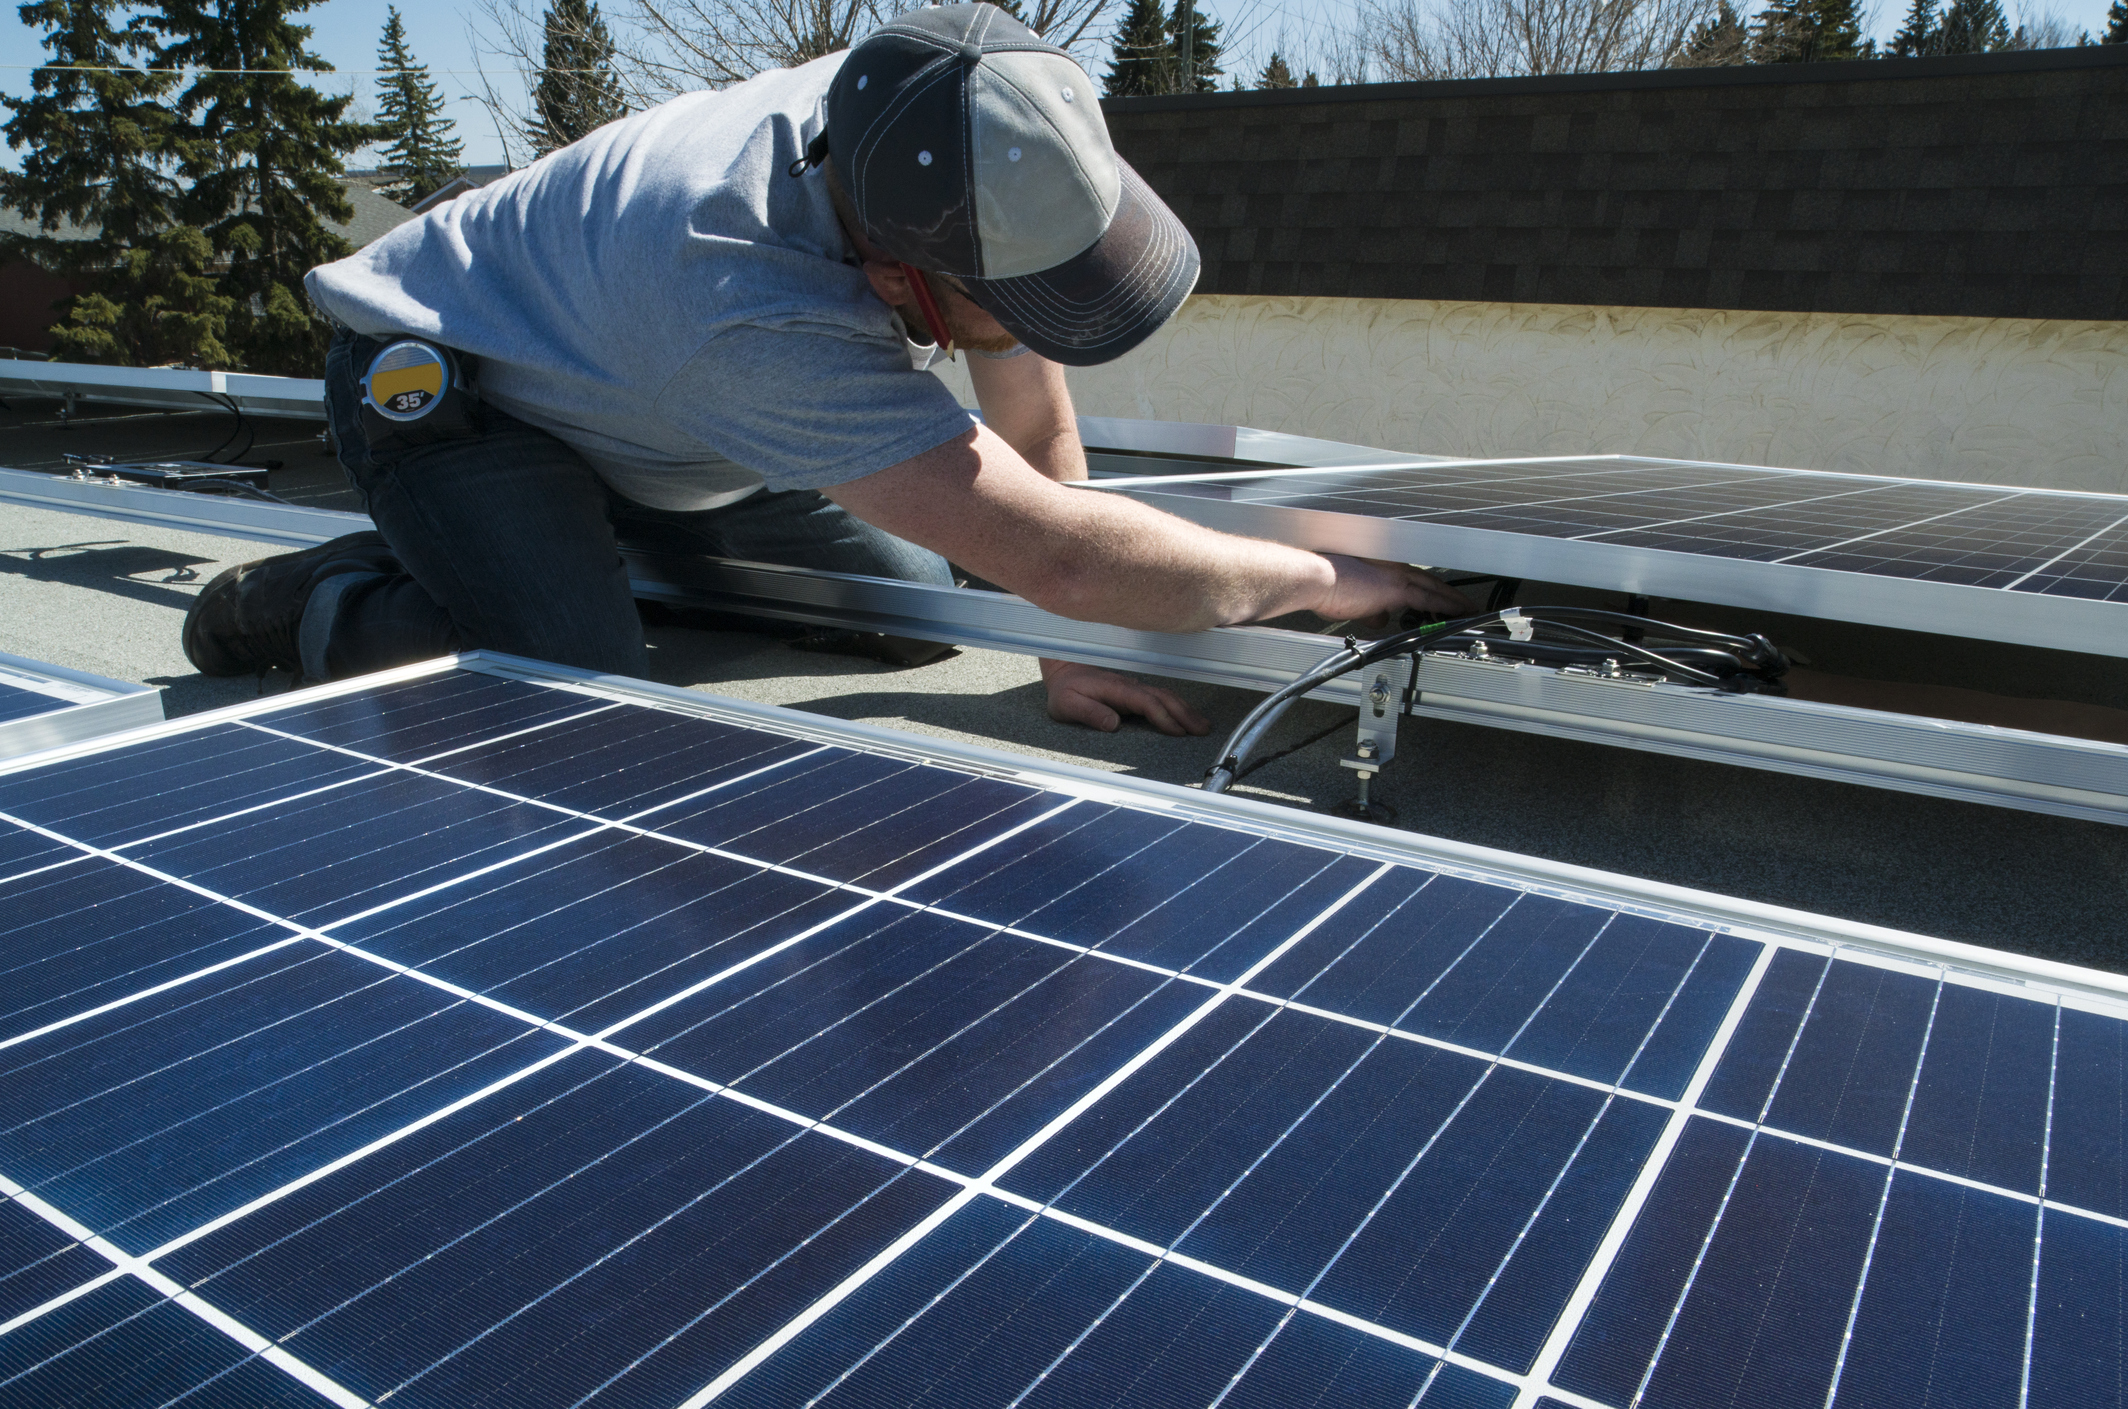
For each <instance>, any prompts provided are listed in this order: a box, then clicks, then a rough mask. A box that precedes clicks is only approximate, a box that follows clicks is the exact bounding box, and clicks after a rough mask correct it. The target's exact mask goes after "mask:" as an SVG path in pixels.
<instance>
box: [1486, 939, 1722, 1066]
mask: <svg viewBox="0 0 2128 1409" xmlns="http://www.w3.org/2000/svg"><path fill="white" fill-rule="evenodd" d="M1709 938H1711V936H1710V935H1708V934H1707V932H1706V931H1704V930H1691V929H1686V928H1685V927H1684V926H1682V925H1672V924H1665V923H1663V922H1662V921H1660V920H1650V919H1645V918H1642V917H1640V916H1637V915H1620V916H1618V917H1617V918H1615V919H1613V920H1612V921H1611V923H1610V924H1608V925H1607V926H1605V927H1604V931H1603V933H1602V935H1601V936H1599V937H1598V938H1597V940H1596V942H1595V943H1594V944H1592V945H1590V946H1589V949H1588V952H1587V953H1586V954H1585V955H1583V956H1582V957H1581V959H1580V961H1579V962H1578V963H1576V964H1575V965H1574V967H1573V969H1572V971H1571V972H1569V973H1568V974H1567V976H1566V977H1565V978H1564V979H1563V980H1561V981H1560V984H1559V988H1558V991H1557V992H1555V993H1553V994H1552V996H1551V997H1550V998H1548V999H1546V1000H1545V1004H1544V1006H1543V1007H1542V1008H1540V1009H1539V1010H1538V1012H1537V1015H1536V1016H1535V1017H1533V1018H1531V1019H1530V1023H1529V1026H1528V1027H1527V1028H1525V1029H1524V1030H1523V1032H1522V1035H1521V1036H1519V1037H1517V1038H1516V1039H1515V1044H1514V1046H1513V1047H1511V1048H1509V1049H1508V1055H1509V1056H1512V1057H1515V1058H1518V1059H1519V1060H1521V1061H1525V1062H1531V1063H1534V1064H1536V1065H1538V1066H1545V1067H1551V1068H1553V1069H1554V1070H1556V1071H1566V1072H1572V1073H1573V1074H1574V1075H1576V1076H1586V1077H1588V1078H1590V1079H1591V1080H1594V1081H1616V1080H1618V1078H1619V1077H1620V1076H1621V1075H1623V1074H1624V1072H1625V1069H1626V1067H1627V1065H1628V1064H1629V1063H1631V1062H1632V1060H1633V1058H1634V1056H1635V1054H1637V1053H1638V1052H1639V1051H1640V1048H1641V1044H1642V1043H1643V1042H1644V1041H1645V1040H1646V1039H1647V1036H1648V1034H1649V1032H1650V1031H1651V1030H1652V1029H1653V1028H1654V1026H1655V1022H1656V1019H1658V1018H1660V1017H1661V1016H1662V1015H1663V1011H1664V1009H1665V1008H1666V1007H1667V1006H1668V1005H1669V1003H1670V999H1671V997H1672V996H1673V995H1674V994H1675V993H1676V992H1677V989H1678V986H1679V985H1680V984H1682V983H1683V982H1684V978H1685V975H1686V974H1687V973H1688V972H1689V971H1690V970H1691V968H1692V965H1693V961H1694V960H1696V959H1698V958H1699V955H1700V951H1701V950H1702V949H1704V948H1706V945H1707V940H1708V939H1709Z"/></svg>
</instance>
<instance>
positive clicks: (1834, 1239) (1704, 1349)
mask: <svg viewBox="0 0 2128 1409" xmlns="http://www.w3.org/2000/svg"><path fill="white" fill-rule="evenodd" d="M1886 1175H1887V1171H1886V1170H1885V1169H1884V1167H1883V1166H1881V1165H1877V1164H1872V1163H1869V1162H1868V1161H1866V1160H1860V1159H1856V1158H1854V1157H1853V1156H1850V1155H1841V1154H1834V1153H1832V1152H1831V1151H1829V1150H1821V1149H1818V1148H1816V1147H1814V1146H1810V1145H1800V1144H1796V1143H1795V1142H1793V1141H1789V1140H1782V1139H1778V1138H1775V1137H1772V1136H1761V1137H1760V1138H1759V1139H1758V1141H1757V1143H1756V1144H1755V1145H1754V1146H1753V1147H1752V1150H1751V1154H1750V1156H1749V1157H1748V1158H1747V1159H1746V1160H1745V1161H1744V1170H1743V1173H1742V1174H1741V1175H1740V1176H1739V1177H1738V1178H1737V1181H1736V1187H1735V1190H1734V1192H1733V1193H1732V1194H1731V1195H1730V1198H1729V1202H1728V1206H1727V1207H1726V1208H1724V1209H1723V1210H1722V1215H1721V1221H1720V1222H1719V1223H1718V1224H1717V1225H1716V1226H1715V1230H1714V1236H1713V1238H1712V1239H1711V1240H1710V1241H1709V1243H1708V1245H1707V1253H1706V1259H1705V1260H1704V1261H1703V1262H1702V1263H1701V1264H1700V1267H1699V1271H1698V1274H1697V1275H1696V1276H1695V1277H1694V1278H1693V1281H1692V1289H1691V1291H1690V1292H1688V1293H1687V1294H1686V1296H1685V1302H1684V1305H1683V1307H1682V1308H1680V1310H1679V1312H1678V1316H1677V1324H1676V1326H1675V1327H1674V1328H1673V1329H1672V1331H1671V1332H1670V1338H1669V1341H1668V1342H1667V1343H1666V1344H1665V1345H1664V1347H1663V1351H1662V1358H1661V1359H1660V1360H1658V1361H1657V1362H1656V1364H1655V1373H1654V1375H1653V1377H1652V1378H1651V1379H1650V1380H1649V1381H1648V1391H1647V1397H1646V1398H1645V1399H1644V1400H1642V1401H1641V1402H1642V1403H1645V1404H1647V1405H1649V1406H1651V1409H1653V1407H1654V1406H1668V1405H1715V1404H1822V1403H1823V1402H1824V1400H1825V1396H1826V1394H1827V1392H1828V1391H1829V1390H1830V1389H1831V1387H1832V1374H1833V1365H1834V1363H1835V1361H1836V1360H1837V1359H1838V1357H1839V1353H1840V1341H1841V1337H1842V1335H1843V1333H1844V1332H1845V1331H1846V1329H1847V1316H1848V1311H1849V1309H1850V1308H1851V1307H1852V1306H1853V1304H1854V1295H1855V1288H1856V1287H1857V1286H1858V1285H1859V1284H1860V1282H1861V1277H1862V1260H1863V1257H1864V1255H1865V1253H1866V1251H1867V1249H1868V1246H1869V1230H1870V1226H1871V1224H1872V1223H1873V1222H1874V1221H1875V1219H1876V1214H1877V1205H1878V1201H1879V1199H1880V1197H1881V1195H1882V1193H1883V1190H1884V1181H1885V1178H1886Z"/></svg>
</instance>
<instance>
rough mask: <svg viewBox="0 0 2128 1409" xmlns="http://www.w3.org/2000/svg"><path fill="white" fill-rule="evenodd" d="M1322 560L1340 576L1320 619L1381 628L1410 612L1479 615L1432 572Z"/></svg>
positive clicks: (1320, 607)
mask: <svg viewBox="0 0 2128 1409" xmlns="http://www.w3.org/2000/svg"><path fill="white" fill-rule="evenodd" d="M1323 557H1324V558H1325V559H1327V560H1328V561H1329V563H1330V566H1331V568H1332V569H1333V570H1334V571H1335V572H1336V573H1337V581H1336V582H1335V583H1333V584H1332V585H1331V588H1330V591H1329V593H1328V594H1327V595H1326V596H1325V597H1324V598H1323V600H1322V601H1321V602H1319V603H1317V604H1316V607H1315V613H1316V615H1317V616H1320V617H1322V618H1323V619H1324V620H1325V621H1352V622H1359V623H1362V624H1367V625H1379V624H1381V623H1383V622H1387V621H1391V620H1393V619H1394V617H1395V614H1396V613H1398V612H1400V611H1402V610H1404V609H1405V608H1406V607H1410V608H1412V609H1414V610H1416V611H1422V612H1438V613H1440V614H1441V615H1443V616H1468V615H1470V614H1471V613H1472V612H1475V611H1477V610H1478V606H1477V604H1476V603H1475V602H1473V601H1471V600H1470V598H1468V597H1466V596H1464V595H1463V594H1462V593H1461V592H1458V591H1457V590H1456V589H1455V588H1453V587H1450V586H1449V585H1448V584H1447V583H1445V582H1443V581H1441V579H1440V578H1438V577H1435V576H1434V575H1433V574H1432V573H1430V572H1421V571H1420V570H1419V569H1417V568H1415V567H1409V566H1407V565H1405V564H1403V563H1388V562H1381V561H1379V560H1377V559H1374V558H1348V557H1346V556H1345V555H1344V554H1342V553H1325V554H1323Z"/></svg>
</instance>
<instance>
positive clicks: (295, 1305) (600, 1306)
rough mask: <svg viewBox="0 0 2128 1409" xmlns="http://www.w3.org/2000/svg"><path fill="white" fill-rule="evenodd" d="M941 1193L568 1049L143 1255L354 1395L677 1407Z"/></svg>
mask: <svg viewBox="0 0 2128 1409" xmlns="http://www.w3.org/2000/svg"><path fill="white" fill-rule="evenodd" d="M952 1192H953V1186H951V1185H949V1184H947V1183H945V1182H944V1181H942V1180H937V1179H933V1178H931V1177H930V1176H928V1175H925V1174H921V1173H918V1172H916V1171H914V1170H910V1169H908V1168H906V1167H905V1166H902V1165H899V1164H896V1163H894V1162H893V1161H890V1160H886V1159H882V1158H880V1157H879V1156H876V1155H872V1154H869V1153H867V1152H865V1151H862V1150H859V1149H856V1148H854V1147H852V1146H850V1145H847V1144H844V1143H842V1142H840V1141H836V1140H831V1139H829V1138H827V1137H825V1136H820V1135H812V1134H807V1133H805V1132H804V1131H802V1130H801V1129H799V1128H798V1127H796V1126H793V1125H791V1124H789V1123H787V1122H785V1121H781V1120H777V1119H775V1118H773V1117H770V1116H767V1115H763V1114H761V1113H759V1112H757V1111H752V1110H749V1109H747V1108H746V1107H744V1106H741V1105H739V1104H738V1103H736V1102H733V1101H729V1100H726V1099H723V1098H721V1097H717V1096H712V1095H709V1094H708V1093H706V1092H703V1091H699V1090H696V1089H695V1088H693V1087H690V1086H687V1085H685V1084H683V1083H681V1082H677V1081H674V1080H671V1079H670V1078H667V1077H661V1076H657V1075H655V1074H652V1073H647V1072H642V1071H639V1070H637V1069H635V1068H632V1067H629V1066H626V1065H623V1064H619V1063H616V1062H615V1061H613V1060H612V1059H610V1058H607V1057H604V1056H600V1055H597V1054H594V1053H588V1052H585V1053H578V1054H576V1055H573V1056H570V1057H568V1058H565V1059H564V1060H562V1061H560V1062H557V1063H555V1064H554V1065H552V1066H550V1067H547V1068H545V1069H544V1070H541V1071H538V1072H535V1073H533V1074H532V1075H529V1076H527V1077H525V1078H524V1079H523V1080H521V1081H519V1082H517V1083H515V1084H514V1085H511V1086H509V1087H506V1088H505V1089H503V1090H502V1091H499V1092H497V1093H495V1094H494V1095H492V1096H489V1097H488V1098H486V1099H485V1100H482V1101H479V1102H476V1103H474V1104H473V1105H470V1106H468V1107H466V1108H464V1109H462V1110H460V1111H457V1112H454V1113H453V1114H451V1115H450V1116H447V1117H445V1118H444V1119H442V1120H440V1121H437V1122H436V1123H434V1124H433V1125H430V1126H428V1127H426V1128H424V1129H422V1130H420V1131H418V1132H415V1133H414V1134H412V1135H410V1136H408V1137H407V1138H405V1139H404V1140H401V1141H399V1142H398V1143H396V1144H394V1145H391V1146H388V1147H387V1148H385V1149H383V1150H380V1151H378V1152H377V1153H375V1154H373V1155H370V1156H369V1157H367V1158H365V1159H362V1160H360V1161H357V1162H356V1163H354V1164H351V1165H348V1166H346V1167H345V1168H342V1169H340V1170H338V1171H336V1172H334V1173H333V1174H330V1175H328V1176H327V1177H325V1178H323V1179H320V1180H318V1181H317V1182H315V1183H313V1184H310V1185H307V1186H306V1187H304V1188H302V1189H299V1190H296V1191H295V1192H293V1193H291V1194H289V1195H288V1196H287V1197H286V1198H283V1199H281V1200H279V1201H277V1202H275V1203H272V1204H269V1205H267V1206H266V1207H264V1208H262V1209H260V1210H258V1211H257V1212H255V1213H253V1214H251V1215H249V1216H247V1217H245V1218H242V1219H239V1220H236V1221H235V1222H233V1223H230V1224H228V1225H226V1226H225V1227H223V1228H220V1229H218V1230H216V1231H215V1232H213V1233H211V1234H209V1235H207V1236H206V1237H204V1238H202V1239H200V1240H199V1241H197V1242H194V1243H191V1244H189V1245H187V1246H186V1247H184V1248H181V1249H179V1250H178V1251H176V1252H174V1253H172V1254H170V1255H169V1256H168V1257H166V1258H165V1259H163V1261H162V1263H161V1264H159V1265H161V1266H163V1267H164V1268H165V1269H166V1270H168V1271H169V1272H170V1273H171V1275H173V1276H175V1277H178V1278H179V1279H180V1280H182V1281H184V1282H185V1283H186V1284H187V1285H189V1286H192V1287H194V1288H195V1289H196V1290H197V1291H199V1293H200V1294H201V1295H203V1296H205V1297H207V1298H208V1299H210V1300H212V1301H214V1302H215V1303H216V1304H217V1305H219V1306H221V1307H222V1308H223V1309H224V1310H226V1311H228V1312H229V1313H230V1314H231V1315H234V1316H236V1317H238V1318H239V1319H241V1320H243V1321H244V1322H245V1323H246V1324H248V1325H251V1326H253V1327H255V1328H257V1329H258V1330H259V1331H260V1332H261V1333H262V1334H264V1335H266V1336H267V1337H269V1338H270V1339H272V1340H274V1341H276V1342H277V1343H279V1344H281V1345H282V1346H284V1347H285V1348H286V1349H287V1350H288V1351H289V1352H290V1353H292V1354H294V1355H297V1356H299V1357H301V1358H302V1359H304V1360H305V1361H306V1362H307V1363H310V1364H312V1365H315V1366H317V1367H318V1368H319V1369H320V1370H323V1371H324V1372H325V1373H327V1374H330V1375H332V1376H333V1378H335V1379H336V1380H338V1381H339V1382H340V1383H342V1384H345V1385H347V1386H348V1387H349V1388H350V1389H353V1390H354V1391H355V1392H356V1393H358V1394H361V1395H363V1396H364V1397H366V1398H368V1399H371V1400H372V1401H375V1400H377V1399H379V1398H381V1397H383V1396H384V1395H386V1394H390V1395H392V1403H393V1404H395V1405H397V1404H402V1403H404V1404H413V1405H436V1406H463V1405H466V1404H470V1403H475V1402H495V1403H511V1404H542V1405H545V1404H553V1405H565V1404H570V1403H575V1402H578V1401H579V1400H580V1399H581V1398H583V1397H585V1396H590V1395H594V1394H596V1395H601V1396H604V1397H606V1399H607V1400H608V1402H618V1403H628V1404H675V1403H678V1402H679V1401H681V1400H683V1399H685V1398H687V1396H688V1395H690V1394H692V1393H694V1392H695V1391H696V1390H698V1389H700V1388H701V1387H702V1386H703V1385H704V1384H707V1383H708V1382H709V1381H710V1380H712V1379H714V1378H715V1377H716V1376H717V1375H718V1374H719V1373H720V1372H721V1371H722V1370H724V1369H725V1368H726V1367H728V1366H729V1365H730V1364H731V1363H732V1362H733V1361H734V1360H737V1359H738V1358H739V1357H740V1356H741V1355H743V1354H745V1353H746V1352H747V1350H749V1349H751V1348H752V1347H753V1346H754V1345H755V1344H756V1343H758V1342H759V1341H760V1340H761V1339H763V1338H764V1337H766V1336H768V1335H769V1334H771V1333H773V1332H774V1331H775V1330H776V1329H777V1327H779V1326H781V1325H782V1324H784V1323H785V1322H786V1321H788V1320H789V1319H790V1318H791V1317H792V1316H794V1315H796V1314H797V1313H798V1312H800V1311H802V1310H803V1309H804V1308H805V1307H806V1306H807V1305H809V1304H810V1303H811V1302H813V1301H814V1300H815V1299H817V1298H818V1297H819V1296H820V1295H821V1294H822V1293H824V1292H826V1291H827V1290H828V1289H829V1288H831V1287H833V1286H834V1285H835V1284H836V1283H837V1282H839V1281H841V1280H842V1279H843V1278H845V1277H847V1276H848V1275H849V1274H850V1273H851V1272H853V1271H855V1270H856V1269H857V1268H858V1267H860V1266H862V1265H863V1264H864V1263H865V1262H867V1261H868V1260H870V1259H871V1258H872V1257H873V1256H875V1255H876V1254H877V1253H878V1252H879V1251H880V1250H881V1249H882V1248H884V1247H885V1246H886V1245H887V1244H889V1243H891V1242H892V1241H893V1240H894V1239H895V1238H897V1237H899V1236H900V1235H901V1234H903V1233H904V1232H906V1231H907V1230H908V1229H910V1228H912V1227H914V1226H915V1225H916V1224H917V1223H918V1222H919V1221H921V1220H922V1219H923V1218H924V1217H925V1216H926V1215H927V1214H928V1213H930V1212H931V1211H932V1210H934V1209H936V1208H937V1206H938V1205H939V1204H940V1203H942V1202H944V1200H945V1199H946V1198H947V1197H948V1196H950V1194H951V1193H952ZM380 1327H391V1328H393V1329H392V1331H391V1333H390V1334H389V1335H380V1334H379V1328H380Z"/></svg>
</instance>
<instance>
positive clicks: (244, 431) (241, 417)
mask: <svg viewBox="0 0 2128 1409" xmlns="http://www.w3.org/2000/svg"><path fill="white" fill-rule="evenodd" d="M192 394H193V395H194V396H204V397H206V398H207V399H208V400H209V401H211V402H213V403H214V404H215V405H216V406H219V407H221V408H222V409H223V410H224V411H227V412H228V413H229V414H230V415H232V416H234V417H236V425H234V426H233V427H231V428H230V431H229V434H228V435H227V436H225V437H223V439H222V443H221V444H220V445H217V446H215V447H214V449H212V450H209V451H207V452H206V453H205V454H202V455H195V456H194V457H193V458H194V459H196V460H205V461H206V462H207V463H209V464H214V463H216V461H215V458H214V457H215V456H217V455H219V454H221V453H222V452H223V451H224V450H227V449H228V448H229V446H230V444H231V443H232V442H233V441H235V439H236V438H237V437H238V436H240V435H242V436H245V437H246V438H245V441H244V448H243V449H242V450H239V451H237V452H236V454H234V455H231V456H230V457H229V458H228V460H225V461H222V462H221V463H223V464H234V463H235V462H236V461H238V460H241V459H243V458H244V457H245V456H246V455H249V454H250V453H251V447H252V446H253V445H256V444H257V443H258V439H259V433H258V431H257V429H256V428H254V427H253V426H252V424H251V420H250V418H249V417H248V416H246V415H245V414H244V408H243V407H241V406H239V405H237V403H236V398H235V397H233V396H226V395H224V394H222V393H221V392H216V391H196V392H194V393H192Z"/></svg>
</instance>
